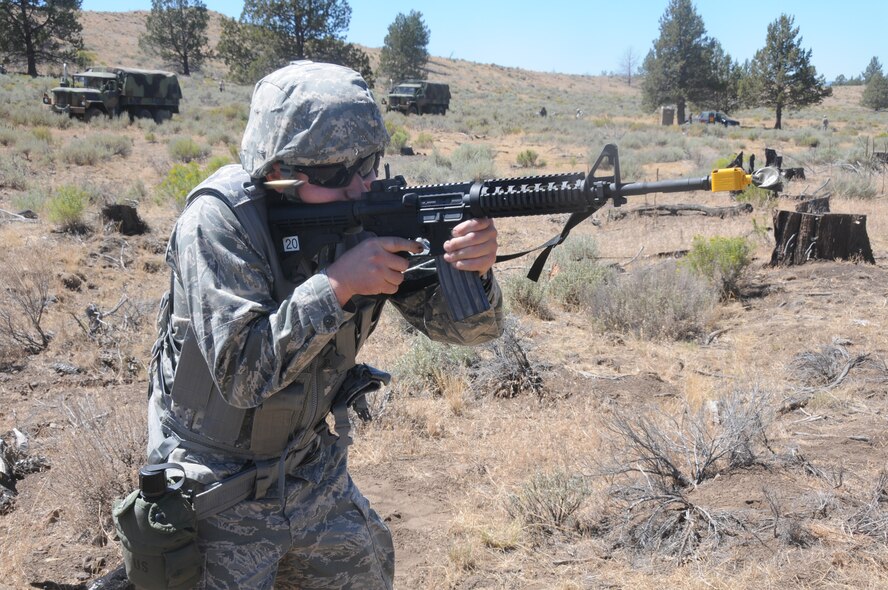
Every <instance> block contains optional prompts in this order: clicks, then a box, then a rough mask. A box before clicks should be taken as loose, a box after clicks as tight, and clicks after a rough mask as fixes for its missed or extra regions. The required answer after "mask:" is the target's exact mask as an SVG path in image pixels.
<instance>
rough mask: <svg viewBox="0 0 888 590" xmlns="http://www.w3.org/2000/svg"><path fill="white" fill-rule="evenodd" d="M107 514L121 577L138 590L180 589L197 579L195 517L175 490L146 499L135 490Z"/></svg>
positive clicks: (198, 555) (199, 562)
mask: <svg viewBox="0 0 888 590" xmlns="http://www.w3.org/2000/svg"><path fill="white" fill-rule="evenodd" d="M167 465H169V464H167ZM112 516H113V518H114V525H115V527H116V528H117V535H118V537H119V538H120V543H121V545H122V549H123V561H124V565H125V566H126V575H127V577H128V578H129V581H130V582H132V583H133V584H135V586H136V587H137V588H138V589H139V590H185V589H187V588H192V587H193V586H195V584H197V583H198V582H199V581H200V577H201V573H202V566H203V557H202V556H201V553H200V550H199V549H198V547H197V513H196V512H195V510H194V506H193V505H192V504H191V502H190V501H189V500H188V499H187V498H186V497H185V495H184V494H183V493H182V492H181V490H179V489H178V488H177V487H175V488H168V489H167V491H166V492H165V493H163V494H161V495H159V496H148V499H146V497H145V495H144V494H143V492H142V490H135V491H133V492H132V493H131V494H130V495H129V496H127V497H126V498H125V499H123V500H115V501H114V506H113V510H112Z"/></svg>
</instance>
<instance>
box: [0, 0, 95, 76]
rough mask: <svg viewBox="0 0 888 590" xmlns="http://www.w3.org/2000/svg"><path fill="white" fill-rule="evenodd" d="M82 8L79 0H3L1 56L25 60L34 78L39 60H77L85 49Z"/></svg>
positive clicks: (10, 59) (0, 14) (0, 9)
mask: <svg viewBox="0 0 888 590" xmlns="http://www.w3.org/2000/svg"><path fill="white" fill-rule="evenodd" d="M79 11H80V0H4V1H3V2H0V55H2V56H3V58H4V61H24V62H25V64H26V67H27V73H28V75H29V76H31V77H36V76H37V64H38V63H39V62H68V61H74V60H75V59H76V57H77V50H79V49H82V48H83V38H82V37H81V31H82V30H83V27H82V26H81V25H80V22H79V21H78V20H77V15H78V13H79Z"/></svg>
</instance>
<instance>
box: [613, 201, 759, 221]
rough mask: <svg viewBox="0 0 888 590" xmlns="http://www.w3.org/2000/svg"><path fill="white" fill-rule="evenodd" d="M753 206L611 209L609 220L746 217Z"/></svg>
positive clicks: (670, 206)
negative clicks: (694, 216) (693, 216)
mask: <svg viewBox="0 0 888 590" xmlns="http://www.w3.org/2000/svg"><path fill="white" fill-rule="evenodd" d="M752 209H753V208H752V205H751V204H750V203H740V204H737V205H734V206H731V207H706V206H705V205H695V204H676V205H642V206H641V207H636V208H635V209H629V210H626V209H622V208H620V209H611V210H609V211H608V219H609V220H618V219H623V218H624V217H626V216H628V215H639V216H658V215H682V214H685V213H700V214H702V215H706V216H710V217H718V218H720V219H724V218H725V217H734V216H736V215H744V214H747V213H752Z"/></svg>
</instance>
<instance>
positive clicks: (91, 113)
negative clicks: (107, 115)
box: [83, 107, 104, 123]
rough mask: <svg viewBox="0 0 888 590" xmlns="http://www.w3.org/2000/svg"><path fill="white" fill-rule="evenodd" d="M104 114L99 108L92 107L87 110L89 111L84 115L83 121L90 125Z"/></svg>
mask: <svg viewBox="0 0 888 590" xmlns="http://www.w3.org/2000/svg"><path fill="white" fill-rule="evenodd" d="M103 114H104V113H102V110H101V109H99V108H98V107H91V108H89V109H87V111H86V112H85V113H84V114H83V120H84V121H86V122H87V123H89V122H90V121H92V120H93V119H95V118H97V117H100V116H101V115H103Z"/></svg>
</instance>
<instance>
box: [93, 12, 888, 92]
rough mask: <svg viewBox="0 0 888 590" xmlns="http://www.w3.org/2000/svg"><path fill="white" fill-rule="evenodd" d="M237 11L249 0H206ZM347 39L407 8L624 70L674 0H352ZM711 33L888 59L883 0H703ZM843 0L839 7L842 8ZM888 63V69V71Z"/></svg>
mask: <svg viewBox="0 0 888 590" xmlns="http://www.w3.org/2000/svg"><path fill="white" fill-rule="evenodd" d="M206 4H207V7H208V8H209V9H211V10H215V11H218V12H221V13H223V14H226V15H228V16H233V17H239V16H240V12H241V9H242V8H243V2H242V1H236V0H223V1H207V2H206ZM349 5H350V6H351V8H352V19H351V25H350V26H349V30H348V32H347V34H346V39H347V40H348V41H351V42H354V43H359V44H361V45H365V46H368V47H381V46H382V45H383V41H384V39H385V35H386V32H387V30H388V27H389V25H390V24H391V23H392V22H393V21H394V20H395V17H396V16H397V15H398V14H399V13H403V14H408V13H409V12H410V11H411V10H417V11H419V12H421V13H422V15H423V21H424V22H425V24H426V26H427V27H428V28H429V31H430V33H431V35H430V41H429V53H430V54H432V55H434V56H440V57H451V58H454V59H465V60H468V61H473V62H480V63H495V64H498V65H502V66H510V67H520V68H525V69H529V70H538V71H542V72H563V73H568V74H593V75H598V74H600V73H602V72H605V71H619V70H620V69H621V67H620V64H621V62H622V61H623V58H624V57H625V55H626V54H627V51H629V50H630V49H631V50H632V52H633V53H634V54H636V55H637V56H638V57H639V63H640V61H641V60H642V59H643V58H644V56H645V55H646V54H647V52H648V51H649V50H650V48H651V45H652V43H653V41H654V40H655V39H656V38H657V37H658V36H659V26H660V24H659V23H660V17H661V16H662V15H663V12H664V11H665V9H666V5H667V0H617V1H610V2H590V1H589V0H586V1H583V0H534V1H529V0H511V1H509V2H504V1H500V0H488V1H483V0H474V1H469V0H434V1H422V0H414V1H402V0H349ZM695 5H696V7H697V13H698V14H699V15H700V16H701V17H702V18H703V22H704V24H705V25H706V31H707V33H708V34H709V35H710V36H712V37H715V38H716V39H718V40H719V42H721V44H722V47H723V48H724V49H725V51H727V52H728V53H730V54H731V56H732V57H733V58H734V59H737V60H739V61H740V62H743V61H744V60H746V59H751V58H752V57H753V55H754V54H755V52H756V50H758V49H760V48H761V47H763V46H764V44H765V36H766V34H767V28H768V24H769V23H772V22H773V21H774V20H776V19H777V18H778V17H779V16H780V13H781V12H785V13H787V14H790V15H793V16H795V26H797V27H799V31H800V32H799V34H800V36H801V37H802V47H804V48H805V49H810V50H812V57H813V62H814V66H815V67H816V68H817V73H818V74H822V75H823V76H825V77H826V79H827V80H832V79H834V78H835V77H836V76H837V75H839V74H844V75H845V76H849V77H850V76H854V75H858V74H860V73H861V72H862V71H863V70H864V69H865V68H866V66H867V64H868V63H869V61H870V59H871V58H872V57H873V56H876V57H878V58H879V61H880V62H881V63H882V64H883V65H885V64H886V62H888V39H886V31H885V24H886V23H888V3H886V2H879V1H876V0H845V1H844V2H835V1H834V0H832V1H827V0H784V1H783V2H775V1H774V0H733V1H725V0H719V1H713V0H706V1H702V0H698V1H697V2H696V3H695ZM837 7H840V9H837ZM82 8H83V10H96V11H124V10H150V8H151V2H150V0H83V4H82ZM886 73H888V72H886Z"/></svg>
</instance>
